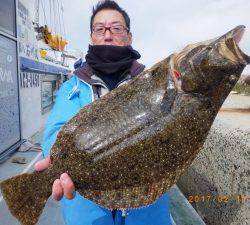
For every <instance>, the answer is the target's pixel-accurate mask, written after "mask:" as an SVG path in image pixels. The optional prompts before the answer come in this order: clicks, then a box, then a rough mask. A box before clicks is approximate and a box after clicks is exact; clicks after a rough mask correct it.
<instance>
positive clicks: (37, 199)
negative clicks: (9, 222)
mask: <svg viewBox="0 0 250 225" xmlns="http://www.w3.org/2000/svg"><path fill="white" fill-rule="evenodd" d="M43 175H44V174H43V172H33V173H25V174H21V175H18V176H15V177H12V178H10V179H7V180H5V181H3V182H1V183H0V188H1V191H2V194H3V198H4V199H5V201H6V203H7V205H8V207H9V210H10V212H11V214H12V215H13V216H15V217H16V218H17V219H18V220H19V221H20V222H21V224H22V225H35V224H36V223H37V221H38V218H39V216H40V214H41V213H42V210H43V208H44V206H45V203H46V202H47V199H48V198H49V196H50V194H51V187H46V186H45V182H44V181H42V180H43V179H42V178H43V177H44V176H43ZM48 186H49V185H48ZM42 187H44V189H43V188H42Z"/></svg>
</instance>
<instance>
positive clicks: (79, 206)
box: [42, 75, 171, 225]
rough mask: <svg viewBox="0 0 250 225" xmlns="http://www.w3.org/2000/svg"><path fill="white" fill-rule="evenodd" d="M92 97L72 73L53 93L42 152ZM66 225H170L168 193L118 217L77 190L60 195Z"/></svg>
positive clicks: (48, 149) (46, 151) (117, 213)
mask: <svg viewBox="0 0 250 225" xmlns="http://www.w3.org/2000/svg"><path fill="white" fill-rule="evenodd" d="M93 100H94V94H93V89H92V86H90V85H89V84H88V83H86V82H85V81H83V80H80V79H79V78H78V77H77V76H75V75H73V76H72V77H71V78H70V79H69V80H68V81H66V82H65V83H64V84H63V85H62V86H61V88H60V89H59V90H58V92H57V94H56V101H55V105H54V107H53V109H52V111H51V113H50V115H49V118H48V120H47V123H46V127H45V133H44V137H43V144H42V149H43V155H44V157H46V156H48V155H49V152H50V149H51V147H52V145H53V143H54V142H55V140H56V136H57V134H58V132H59V130H60V128H61V127H62V126H63V125H64V124H65V123H67V121H68V120H70V119H71V118H72V117H73V116H74V115H75V114H76V113H77V112H78V111H79V110H80V109H81V108H82V107H84V106H86V105H87V104H89V103H91V102H92V101H93ZM60 205H61V209H62V212H63V217H64V221H65V224H66V225H125V224H126V225H170V224H171V223H170V213H169V203H168V193H166V194H164V195H163V196H162V197H161V198H159V199H158V200H157V201H156V202H155V203H153V204H152V205H150V206H148V207H145V208H141V209H128V210H127V211H126V212H127V215H126V216H122V212H121V211H120V210H117V211H116V214H115V219H113V217H112V211H110V210H108V209H105V208H102V207H101V206H99V205H97V204H95V203H94V202H92V201H90V200H88V199H86V198H84V197H83V196H81V195H80V194H79V193H78V192H76V196H75V198H74V199H73V200H67V199H66V198H63V199H62V200H61V201H60Z"/></svg>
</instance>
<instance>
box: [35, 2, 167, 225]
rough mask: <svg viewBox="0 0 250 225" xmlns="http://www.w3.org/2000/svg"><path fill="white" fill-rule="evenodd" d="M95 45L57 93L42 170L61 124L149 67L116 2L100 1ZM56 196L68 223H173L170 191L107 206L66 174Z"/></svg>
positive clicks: (96, 11) (55, 186) (38, 167)
mask: <svg viewBox="0 0 250 225" xmlns="http://www.w3.org/2000/svg"><path fill="white" fill-rule="evenodd" d="M90 30H91V45H89V50H88V54H87V55H86V57H85V58H86V62H85V63H82V64H81V65H80V67H79V68H78V69H76V71H75V72H74V75H73V76H72V78H70V79H69V80H68V81H67V82H65V83H64V84H63V85H62V87H61V88H60V90H59V91H58V93H57V98H56V103H55V106H54V108H53V110H52V112H51V114H50V116H49V119H48V121H47V125H46V130H45V134H44V140H43V153H44V156H45V157H47V158H45V159H44V160H41V161H39V162H37V163H36V165H35V169H36V170H37V171H42V170H44V169H46V168H47V167H48V166H49V164H50V157H49V156H48V155H49V150H50V148H51V147H52V145H53V143H54V142H55V140H56V135H57V134H58V132H59V130H60V128H61V127H62V126H63V125H64V124H65V123H66V122H67V121H68V120H69V119H71V118H72V117H73V116H74V115H75V114H76V113H77V112H78V111H79V110H80V109H81V108H82V107H84V106H85V105H87V104H89V103H91V102H92V101H93V100H94V99H98V98H100V97H101V96H103V95H104V94H106V93H107V92H108V91H111V90H113V89H114V88H116V87H119V86H120V85H122V84H124V83H126V82H127V81H128V80H130V79H132V78H133V77H135V76H136V75H138V74H139V73H140V72H142V71H143V70H144V68H145V67H144V66H143V65H142V64H139V63H138V62H137V61H136V60H137V59H139V58H140V54H139V53H138V52H137V51H135V50H134V49H133V48H132V47H131V44H132V34H131V32H130V19H129V16H128V15H127V13H126V12H125V11H124V10H123V9H121V8H120V7H119V5H118V4H117V3H115V2H114V1H110V0H106V1H102V2H99V3H98V4H97V6H96V7H95V8H94V9H93V14H92V17H91V22H90ZM52 197H53V198H54V199H55V200H58V201H59V200H60V205H61V208H62V211H63V216H64V220H65V224H66V225H122V224H126V225H142V224H143V225H147V224H148V225H167V224H170V219H169V217H170V215H169V207H168V194H167V193H166V194H165V195H163V196H162V197H161V198H160V199H159V200H158V201H156V202H155V203H154V204H152V205H150V206H148V207H145V208H142V209H134V210H132V209H131V210H130V209H128V210H126V211H121V210H113V211H111V210H108V209H105V208H103V207H101V206H99V205H97V204H95V203H94V202H92V201H89V200H87V199H85V198H84V197H83V196H80V195H79V193H78V192H75V187H74V183H73V182H72V180H71V179H70V177H69V175H68V174H67V173H63V174H62V175H61V176H60V177H59V178H58V179H56V180H55V181H54V184H53V187H52Z"/></svg>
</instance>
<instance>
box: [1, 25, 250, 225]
mask: <svg viewBox="0 0 250 225" xmlns="http://www.w3.org/2000/svg"><path fill="white" fill-rule="evenodd" d="M244 29H245V27H244V26H238V27H236V28H235V29H233V30H231V31H229V32H228V33H226V34H225V35H223V36H221V37H219V38H216V39H214V40H210V41H206V42H201V43H197V44H193V45H188V46H187V47H186V48H184V49H183V51H181V52H180V53H177V54H172V55H170V56H169V57H167V58H166V59H164V60H162V61H160V62H159V63H157V64H156V65H154V66H153V67H152V68H151V69H149V70H146V71H144V72H142V73H141V74H140V75H138V76H137V77H136V78H134V79H133V80H132V81H130V82H128V83H127V84H125V85H123V86H121V87H119V88H117V89H115V90H114V91H111V92H110V93H108V94H106V95H105V96H103V97H102V98H101V99H99V100H97V101H94V102H93V103H92V104H90V105H88V106H86V107H84V108H83V109H81V110H80V111H79V113H78V114H77V115H75V116H74V117H73V118H72V119H71V120H70V121H69V122H68V123H67V124H65V125H64V126H63V127H62V129H61V131H60V132H59V133H58V136H57V140H56V142H55V144H54V145H53V147H52V149H51V157H52V165H51V166H50V167H49V168H48V169H47V170H45V171H43V172H33V173H30V174H22V175H19V176H16V177H13V178H10V179H8V180H5V181H3V182H1V185H0V186H1V190H2V193H3V197H4V199H5V200H6V202H7V204H8V206H9V209H10V211H11V213H12V214H13V215H14V216H15V217H16V218H17V219H18V220H19V221H20V222H21V224H23V225H33V224H35V223H36V222H37V221H38V217H39V215H40V214H41V212H42V209H43V208H44V205H45V203H46V201H47V199H48V197H49V196H50V195H51V187H52V184H53V181H54V180H55V179H56V178H59V176H60V174H62V173H64V172H67V173H68V174H69V175H70V176H71V178H72V180H73V181H74V184H75V187H76V190H77V191H78V192H79V193H80V194H81V195H83V196H84V197H86V198H88V199H90V200H92V201H94V202H95V203H97V204H99V205H101V206H103V207H106V208H109V209H126V208H139V207H143V206H147V205H149V204H152V203H153V202H154V201H156V200H157V199H158V198H159V197H160V196H161V195H162V194H164V192H166V191H168V190H169V188H170V187H171V186H172V185H173V184H174V183H176V181H177V180H178V178H179V177H180V176H181V174H182V173H183V172H184V171H185V170H186V169H187V168H188V167H189V165H190V164H191V163H192V161H193V160H194V159H195V157H196V155H197V154H198V152H199V151H200V149H201V147H202V145H203V143H204V141H205V139H206V136H207V134H208V131H209V129H210V127H211V125H212V123H213V121H214V118H215V116H216V115H217V113H218V110H219V109H220V107H221V105H222V103H223V102H224V100H225V98H226V97H227V96H228V94H229V93H230V91H231V90H232V88H233V87H234V85H235V83H236V82H237V80H238V78H239V77H240V74H241V73H242V71H243V69H244V67H245V66H246V65H247V64H249V63H250V58H249V56H247V55H245V54H244V53H243V52H242V51H241V50H240V48H239V47H238V42H239V41H240V39H241V36H242V35H243V32H244ZM62 113H63V109H62Z"/></svg>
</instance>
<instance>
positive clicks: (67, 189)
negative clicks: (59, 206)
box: [60, 173, 75, 199]
mask: <svg viewBox="0 0 250 225" xmlns="http://www.w3.org/2000/svg"><path fill="white" fill-rule="evenodd" d="M60 181H61V185H62V188H63V193H64V195H65V197H66V198H67V199H73V198H74V197H75V185H74V183H73V181H72V180H71V178H70V177H69V175H68V174H67V173H63V174H62V175H61V177H60Z"/></svg>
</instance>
